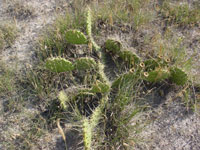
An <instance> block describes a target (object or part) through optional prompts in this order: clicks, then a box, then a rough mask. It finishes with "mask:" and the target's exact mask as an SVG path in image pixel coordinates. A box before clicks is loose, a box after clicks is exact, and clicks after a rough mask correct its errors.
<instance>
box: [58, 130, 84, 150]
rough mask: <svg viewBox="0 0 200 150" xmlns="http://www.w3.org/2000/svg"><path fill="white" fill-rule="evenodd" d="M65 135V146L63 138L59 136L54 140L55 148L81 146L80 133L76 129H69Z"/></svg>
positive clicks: (72, 148)
mask: <svg viewBox="0 0 200 150" xmlns="http://www.w3.org/2000/svg"><path fill="white" fill-rule="evenodd" d="M65 136H66V146H65V142H64V141H63V138H62V137H60V138H58V139H57V141H56V150H78V149H80V148H81V147H83V143H82V142H81V141H82V139H81V136H80V133H79V132H78V131H76V130H70V131H67V132H65Z"/></svg>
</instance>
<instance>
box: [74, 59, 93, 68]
mask: <svg viewBox="0 0 200 150" xmlns="http://www.w3.org/2000/svg"><path fill="white" fill-rule="evenodd" d="M74 66H75V68H76V69H77V70H87V69H94V68H95V67H96V66H97V64H96V62H95V60H94V59H93V58H87V57H83V58H79V59H77V60H76V61H75V64H74Z"/></svg>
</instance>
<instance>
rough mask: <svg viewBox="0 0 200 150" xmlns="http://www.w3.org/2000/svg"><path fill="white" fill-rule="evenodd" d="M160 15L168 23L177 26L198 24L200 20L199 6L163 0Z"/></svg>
mask: <svg viewBox="0 0 200 150" xmlns="http://www.w3.org/2000/svg"><path fill="white" fill-rule="evenodd" d="M160 11H161V15H162V16H163V17H164V19H165V20H166V21H167V23H168V24H173V25H178V26H182V27H185V26H188V25H190V26H196V25H197V26H198V25H199V23H200V22H199V20H200V8H199V7H198V6H193V7H192V6H189V4H188V3H185V4H173V3H170V1H169V0H165V1H164V2H163V4H162V6H161V10H160Z"/></svg>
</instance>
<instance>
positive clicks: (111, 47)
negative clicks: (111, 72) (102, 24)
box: [105, 39, 122, 54]
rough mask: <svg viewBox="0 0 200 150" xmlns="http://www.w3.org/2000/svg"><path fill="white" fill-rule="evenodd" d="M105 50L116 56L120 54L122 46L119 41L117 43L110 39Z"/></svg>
mask: <svg viewBox="0 0 200 150" xmlns="http://www.w3.org/2000/svg"><path fill="white" fill-rule="evenodd" d="M105 48H106V49H107V50H108V51H109V52H113V53H115V54H118V53H119V52H120V50H121V48H122V44H121V43H120V42H119V41H115V40H112V39H108V40H107V41H106V43H105Z"/></svg>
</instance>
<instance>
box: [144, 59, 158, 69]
mask: <svg viewBox="0 0 200 150" xmlns="http://www.w3.org/2000/svg"><path fill="white" fill-rule="evenodd" d="M144 64H145V71H153V70H154V69H155V68H157V67H159V63H158V62H157V61H156V60H155V59H148V60H145V61H144Z"/></svg>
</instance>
